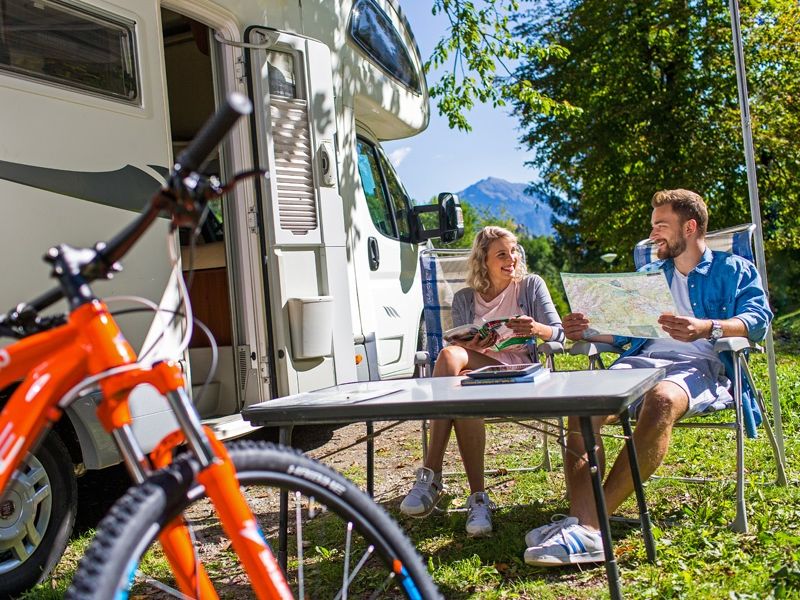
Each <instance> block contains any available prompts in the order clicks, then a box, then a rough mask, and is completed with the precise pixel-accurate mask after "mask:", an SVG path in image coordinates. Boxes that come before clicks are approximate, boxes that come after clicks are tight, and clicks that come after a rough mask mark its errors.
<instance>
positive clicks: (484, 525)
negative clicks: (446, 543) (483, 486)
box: [467, 492, 494, 537]
mask: <svg viewBox="0 0 800 600" xmlns="http://www.w3.org/2000/svg"><path fill="white" fill-rule="evenodd" d="M493 508H494V505H493V504H492V502H491V500H489V494H487V493H486V492H475V493H474V494H472V495H471V496H470V497H469V499H468V500H467V535H469V536H472V537H478V536H483V535H489V534H490V533H492V509H493Z"/></svg>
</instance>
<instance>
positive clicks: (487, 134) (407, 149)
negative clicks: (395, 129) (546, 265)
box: [383, 0, 534, 201]
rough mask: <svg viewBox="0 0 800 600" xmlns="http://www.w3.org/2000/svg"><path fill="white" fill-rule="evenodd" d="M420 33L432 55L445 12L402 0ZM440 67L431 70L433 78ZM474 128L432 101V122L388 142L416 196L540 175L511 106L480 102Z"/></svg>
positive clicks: (426, 0)
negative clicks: (457, 125)
mask: <svg viewBox="0 0 800 600" xmlns="http://www.w3.org/2000/svg"><path fill="white" fill-rule="evenodd" d="M400 7H401V8H402V10H403V13H404V14H405V16H406V18H407V19H408V22H409V23H410V25H411V28H412V30H413V31H414V34H415V36H416V38H417V45H418V46H419V50H420V53H421V54H422V59H423V60H427V58H428V57H429V56H430V54H431V51H432V50H433V47H434V45H435V44H436V42H437V40H438V39H439V38H440V37H441V36H442V35H443V33H444V32H445V30H446V26H447V23H446V20H445V19H444V18H442V17H441V15H437V16H435V17H434V16H433V15H431V2H430V0H400ZM436 78H437V77H436V73H432V74H430V75H428V82H429V84H430V83H432V82H434V81H436ZM468 119H469V122H470V124H471V125H472V131H471V132H469V133H465V132H462V131H457V130H452V129H450V128H448V126H447V120H446V119H445V118H444V117H441V116H440V115H439V113H438V110H437V108H436V105H435V103H434V102H431V122H430V125H428V128H427V129H426V130H425V131H424V132H422V133H421V134H419V135H416V136H414V137H412V138H407V139H404V140H397V141H393V142H385V143H384V144H383V146H384V148H385V150H386V152H387V153H388V154H389V157H390V158H391V160H392V162H393V163H394V165H395V167H396V168H397V171H398V173H399V174H400V178H401V179H402V180H403V183H404V184H405V186H406V189H407V190H408V192H409V193H410V194H411V196H412V197H413V198H414V199H416V200H417V201H427V200H428V199H429V198H430V197H431V196H434V195H435V194H437V193H439V192H457V191H460V190H463V189H464V188H466V187H468V186H470V185H471V184H473V183H475V182H477V181H480V180H481V179H484V178H486V177H490V176H491V177H499V178H501V179H506V180H508V181H512V182H515V183H526V182H528V181H530V180H531V179H533V178H534V171H533V170H532V169H530V168H527V167H525V166H524V164H523V163H524V162H525V160H526V159H527V154H526V152H525V151H523V150H522V149H521V148H520V145H519V143H518V141H517V137H518V132H517V131H516V126H517V123H516V120H515V119H514V118H512V117H511V116H509V115H508V109H505V108H492V107H491V106H483V105H480V106H477V107H476V108H475V109H474V110H472V112H470V113H469V116H468Z"/></svg>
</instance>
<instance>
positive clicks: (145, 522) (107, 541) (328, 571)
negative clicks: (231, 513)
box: [66, 441, 441, 600]
mask: <svg viewBox="0 0 800 600" xmlns="http://www.w3.org/2000/svg"><path fill="white" fill-rule="evenodd" d="M228 452H229V453H230V457H231V459H232V461H233V464H234V465H235V467H236V471H237V477H238V479H239V483H240V484H241V485H242V486H243V489H244V493H245V496H246V498H247V500H248V503H249V504H250V506H251V508H252V510H253V513H254V515H255V517H256V519H257V520H258V521H259V526H260V528H261V531H262V532H263V533H264V536H265V538H266V539H267V541H268V542H269V543H270V545H271V547H272V548H273V549H276V548H277V540H278V535H279V512H280V511H279V501H278V498H279V493H278V492H279V491H286V492H288V502H289V504H288V506H289V535H288V545H287V573H286V575H287V581H288V582H289V585H290V586H291V587H292V590H293V592H294V593H295V596H296V597H297V598H301V599H303V598H337V599H338V598H378V597H387V598H402V597H406V598H425V599H427V598H441V596H440V594H439V592H438V591H437V589H436V586H435V585H434V584H433V582H432V580H431V578H430V576H429V574H428V571H427V569H426V568H425V566H424V564H423V562H422V560H421V559H420V557H419V555H418V554H417V552H416V549H415V548H414V546H413V545H412V544H411V543H410V542H409V540H408V538H406V536H405V534H404V533H403V532H402V530H401V529H400V527H399V526H398V525H397V524H396V523H395V522H394V521H393V520H392V519H391V518H390V517H389V516H388V515H387V514H386V513H385V512H384V511H383V509H382V508H381V507H380V506H378V505H377V504H375V503H374V502H373V501H372V500H371V499H370V498H369V496H367V495H366V494H365V493H363V492H362V491H361V490H359V489H358V488H357V487H356V486H355V485H353V484H352V483H351V482H350V481H348V480H347V479H345V478H344V477H342V476H341V475H340V474H338V473H336V472H335V471H333V470H331V469H330V468H328V467H326V466H325V465H322V464H321V463H318V462H316V461H314V460H311V459H309V458H308V457H306V456H303V455H302V454H301V453H299V452H297V451H296V450H294V449H291V448H285V447H282V446H276V445H274V444H269V443H266V442H252V441H244V442H234V443H232V444H230V445H228ZM197 469H198V466H197V464H196V460H195V459H194V458H193V457H189V456H182V457H180V458H179V459H177V460H176V461H175V463H173V464H172V465H170V466H169V467H167V468H165V469H162V470H161V471H159V472H157V473H155V474H154V475H153V476H152V477H150V478H148V480H147V481H145V482H144V483H142V484H141V485H138V486H134V487H132V488H130V489H129V490H128V491H127V492H126V493H125V495H124V496H123V497H122V498H120V499H119V500H118V501H117V502H116V504H115V505H114V507H113V508H112V509H111V512H110V513H109V514H108V515H107V516H106V517H105V518H104V519H103V521H101V523H100V525H99V526H98V529H97V535H96V537H95V539H94V541H93V542H92V544H91V546H90V547H89V549H88V551H87V553H86V555H85V556H84V557H83V559H82V560H81V562H80V565H79V568H78V571H77V572H76V574H75V577H74V579H73V581H72V586H71V587H70V589H69V591H68V592H67V596H66V597H67V598H68V599H81V600H84V599H89V600H107V599H108V598H127V597H128V594H139V593H147V597H148V598H151V597H154V596H153V595H152V594H156V596H155V597H157V595H158V593H159V592H158V590H160V591H163V592H164V593H165V596H164V597H174V594H175V592H177V590H175V589H174V588H175V587H176V586H175V583H174V580H173V579H172V578H171V574H170V571H169V565H168V563H167V562H166V559H165V558H164V555H163V552H162V551H161V548H160V546H159V545H158V544H157V538H158V535H159V533H160V532H161V531H162V530H163V528H164V527H165V526H166V525H167V524H168V523H170V521H172V520H173V519H174V518H175V517H176V516H178V515H179V514H183V516H184V518H185V519H186V521H187V524H188V525H189V527H190V530H191V533H192V536H193V539H194V547H195V552H196V556H197V558H198V559H199V560H200V561H201V562H202V563H203V565H204V567H205V569H206V571H207V572H208V574H209V577H210V578H211V580H212V581H213V583H214V585H215V588H216V589H217V593H218V594H219V596H220V597H221V598H225V597H231V598H246V597H253V594H252V592H251V591H250V587H249V580H248V577H247V574H246V573H245V572H244V570H243V569H242V568H241V566H240V565H239V563H238V558H237V557H236V554H235V552H234V550H233V548H232V546H231V545H230V543H229V542H228V540H227V538H226V536H225V534H224V532H223V530H222V528H221V526H219V523H218V522H217V519H216V514H215V512H214V510H213V505H211V503H210V502H208V501H207V500H206V498H205V496H204V490H203V487H202V486H201V485H200V484H199V483H197V482H196V481H195V474H196V472H197ZM167 594H168V595H167ZM179 597H182V596H179Z"/></svg>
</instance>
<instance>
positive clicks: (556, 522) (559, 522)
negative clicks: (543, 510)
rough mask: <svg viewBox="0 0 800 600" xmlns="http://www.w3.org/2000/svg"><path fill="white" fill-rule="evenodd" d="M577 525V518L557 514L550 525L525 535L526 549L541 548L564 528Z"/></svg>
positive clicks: (551, 518)
mask: <svg viewBox="0 0 800 600" xmlns="http://www.w3.org/2000/svg"><path fill="white" fill-rule="evenodd" d="M577 523H578V519H577V518H576V517H570V516H568V515H562V514H558V513H556V514H554V515H553V516H552V517H550V522H549V523H547V524H545V525H541V526H540V527H536V528H534V529H531V530H530V531H529V532H528V533H527V534H525V547H526V548H530V547H531V546H541V545H542V543H543V542H544V541H545V540H547V539H548V538H549V537H551V536H553V535H555V534H556V533H558V532H559V531H561V530H562V529H563V528H564V527H569V526H570V525H576V524H577Z"/></svg>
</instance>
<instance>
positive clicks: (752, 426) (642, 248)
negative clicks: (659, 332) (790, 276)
mask: <svg viewBox="0 0 800 600" xmlns="http://www.w3.org/2000/svg"><path fill="white" fill-rule="evenodd" d="M754 229H755V225H752V224H745V225H739V226H736V227H730V228H727V229H720V230H718V231H714V232H712V233H709V234H707V235H706V244H707V245H708V247H709V248H711V249H712V250H720V251H724V252H729V253H732V254H736V255H737V256H741V257H742V258H745V259H747V260H749V261H751V262H752V261H753V252H752V244H751V240H752V235H753V231H754ZM656 260H657V257H656V248H655V245H654V244H653V243H652V241H651V240H649V239H646V240H642V241H641V242H639V243H638V244H636V247H635V248H634V262H635V264H636V267H637V268H642V267H643V266H645V265H647V264H650V263H652V262H654V261H656ZM714 350H715V351H716V352H717V353H724V352H729V353H731V355H732V356H731V358H732V363H733V371H734V372H733V373H727V375H728V377H729V378H730V380H731V385H732V390H731V392H732V393H731V395H732V396H733V404H732V405H729V406H724V407H715V406H712V407H710V408H709V410H708V411H707V412H706V413H704V414H703V415H701V416H702V417H705V416H708V415H710V414H714V413H717V412H719V411H720V410H722V409H733V410H732V420H728V421H725V422H719V421H716V420H713V421H712V420H711V419H705V418H701V419H692V420H688V421H686V422H679V423H677V424H676V426H677V427H694V428H708V429H728V430H730V429H733V430H735V431H736V518H735V519H734V521H733V523H732V524H731V528H732V529H733V530H734V531H738V532H743V533H744V532H747V511H746V507H745V501H744V482H745V480H744V446H745V444H744V438H745V435H747V437H750V438H754V437H756V418H755V411H756V410H758V411H760V414H761V415H763V425H764V429H765V431H766V434H767V437H768V439H769V442H770V445H771V447H772V452H773V455H774V457H775V465H776V472H777V484H778V485H786V467H785V464H786V458H785V456H784V453H783V445H782V444H778V443H777V442H776V434H777V436H779V437H780V439H781V440H782V438H783V433H782V431H780V430H778V431H773V428H772V426H771V424H770V421H769V418H768V413H767V411H766V406H765V402H764V396H763V394H762V392H761V390H759V389H758V387H757V386H756V384H755V381H754V380H753V376H752V373H751V372H750V367H749V365H748V356H749V354H750V353H751V352H761V351H762V349H761V347H759V346H757V345H755V344H752V343H751V342H750V341H749V340H748V339H747V338H723V339H721V340H718V341H717V342H716V343H715V345H714ZM603 352H611V353H615V354H619V353H621V352H622V349H621V348H618V347H616V346H613V345H611V344H600V343H593V342H578V343H576V344H575V345H574V346H573V347H572V348H571V349H570V353H571V354H583V355H586V356H588V359H589V368H590V369H596V368H604V367H605V365H604V364H603V359H602V356H601V353H603ZM745 386H747V388H749V389H750V390H752V391H753V394H752V396H753V398H754V404H755V405H753V404H751V403H749V402H746V401H744V398H745V396H744V395H743V391H744V390H745V389H746V388H745ZM774 410H776V411H778V412H777V414H776V415H774V416H775V417H776V418H775V420H774V422H775V423H778V424H780V423H781V418H780V406H779V405H777V404H776V405H775V406H774ZM678 479H682V480H689V481H705V480H706V479H704V478H703V479H698V478H678Z"/></svg>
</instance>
